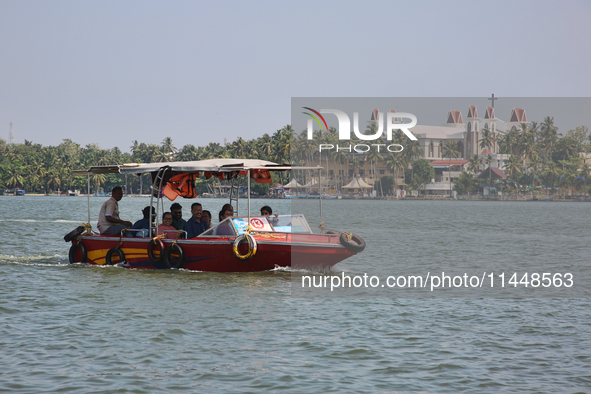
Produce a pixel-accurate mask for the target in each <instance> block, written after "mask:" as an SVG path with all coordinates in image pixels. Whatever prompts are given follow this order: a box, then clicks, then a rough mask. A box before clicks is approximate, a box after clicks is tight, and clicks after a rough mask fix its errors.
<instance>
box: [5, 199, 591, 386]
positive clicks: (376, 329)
mask: <svg viewBox="0 0 591 394" xmlns="http://www.w3.org/2000/svg"><path fill="white" fill-rule="evenodd" d="M90 200H91V222H92V224H93V227H95V228H96V215H97V213H98V209H99V207H100V205H101V204H102V202H103V201H104V200H105V198H91V199H90ZM148 202H149V199H147V198H130V197H125V198H124V199H123V200H122V201H121V202H120V208H121V213H122V217H123V218H124V219H129V220H131V221H135V220H137V219H139V217H140V215H141V213H140V210H141V209H142V208H143V207H144V206H145V205H147V203H148ZM180 202H181V204H183V206H184V207H185V208H184V217H185V218H186V219H187V218H188V217H189V205H190V202H189V201H180ZM200 202H202V203H203V205H204V209H209V210H210V211H212V213H214V216H215V214H216V212H217V211H218V210H219V208H220V207H221V205H222V204H223V203H225V202H226V201H222V200H214V199H209V200H207V199H204V200H201V201H200ZM242 204H244V202H242ZM266 204H269V205H271V206H272V207H273V209H274V211H275V212H276V213H289V212H290V211H291V210H294V211H295V210H301V211H306V213H307V211H308V210H312V209H313V208H315V207H316V206H317V204H318V202H317V201H301V202H299V201H298V202H290V201H286V200H253V202H252V211H253V212H255V211H257V210H258V209H259V208H260V206H262V205H266ZM168 205H169V204H167V206H168ZM590 207H591V206H590V205H589V204H586V203H558V202H554V203H543V202H539V203H534V202H460V201H458V202H455V201H350V200H346V201H345V200H339V201H325V202H324V206H323V218H322V220H323V221H324V222H325V223H326V226H327V227H334V228H337V229H339V230H349V231H353V232H354V233H356V234H358V235H360V236H361V237H363V238H364V239H365V241H366V242H367V248H366V250H365V251H364V252H363V253H361V254H358V255H356V256H353V257H351V258H350V259H348V260H345V261H343V262H341V263H339V264H338V265H337V266H335V267H334V268H333V270H332V271H331V272H329V273H323V275H324V276H339V275H340V276H341V277H343V276H351V277H355V276H359V277H361V276H362V275H364V274H366V275H368V276H370V277H371V276H376V277H379V279H380V280H381V281H384V280H386V278H387V277H388V276H396V275H398V276H400V275H410V274H412V275H425V274H427V272H429V273H430V274H431V275H441V274H442V272H441V271H445V272H446V273H449V274H450V275H452V274H453V275H456V274H457V276H461V275H462V274H465V273H466V274H467V275H468V277H471V276H478V277H482V276H485V278H486V279H488V276H487V275H489V274H490V273H492V274H493V279H495V280H496V282H495V287H494V289H495V291H496V292H494V293H490V292H485V290H486V289H487V287H488V282H485V283H486V284H487V285H485V286H484V287H482V288H481V287H471V286H468V287H466V286H461V287H458V288H450V289H443V288H436V289H434V290H431V288H430V286H429V287H427V288H425V289H421V290H419V291H418V292H412V293H409V292H407V293H400V292H399V291H402V290H400V289H396V288H389V287H388V286H385V287H381V286H376V287H371V286H368V287H359V288H356V289H355V291H356V293H352V294H350V293H348V292H347V289H340V288H337V289H333V291H332V292H331V290H330V289H328V288H315V289H313V290H310V291H308V290H309V289H308V290H306V289H304V287H302V281H301V279H302V277H304V276H308V275H312V276H313V274H314V273H309V272H302V271H293V272H292V271H289V270H275V271H270V272H260V273H247V274H215V273H203V272H188V271H183V270H167V271H150V270H127V269H124V268H119V267H97V266H85V265H80V264H75V265H70V264H68V257H67V252H68V248H69V245H68V244H66V243H65V242H64V241H63V240H62V237H63V236H64V235H65V234H66V233H67V232H69V231H70V230H72V229H74V228H75V227H76V226H78V225H79V224H80V223H81V222H83V221H84V222H85V221H87V200H86V198H82V197H67V198H66V197H35V196H26V197H22V198H21V197H0V235H1V238H2V244H0V278H1V280H2V284H1V286H0V299H1V301H0V349H1V352H0V391H6V392H11V393H42V392H51V393H55V392H92V393H113V392H133V393H153V392H159V391H160V392H173V393H175V392H176V393H187V392H261V391H262V392H265V391H279V390H282V391H286V392H298V393H304V392H305V393H317V392H339V393H340V392H369V391H371V392H398V391H423V392H456V391H460V390H462V391H472V392H498V391H501V392H518V391H519V392H520V391H529V392H589V391H590V390H591V354H590V353H589V349H590V348H591V302H590V300H589V297H590V293H589V290H588V289H589V287H588V280H587V278H588V277H589V272H588V267H587V266H588V261H589V257H588V255H589V253H588V251H589V239H590V237H589V209H590ZM241 209H242V211H243V212H244V209H245V205H241ZM307 218H308V220H309V222H310V224H311V225H313V226H316V225H318V223H319V221H320V219H319V217H317V216H310V214H309V213H307ZM567 271H568V272H571V273H573V276H574V286H572V287H569V288H566V287H565V286H563V285H562V286H559V287H557V286H555V285H556V284H558V282H555V283H552V284H551V286H549V287H543V286H537V287H536V288H532V286H531V284H530V286H529V287H528V288H527V289H526V288H525V285H524V284H518V285H517V286H515V287H512V286H510V285H509V284H508V283H506V287H504V288H502V287H500V282H499V280H500V278H499V277H498V275H500V274H501V273H505V274H507V275H508V276H507V278H506V279H505V280H506V281H507V282H508V281H509V276H510V275H509V274H512V273H514V272H519V275H520V277H519V280H521V275H522V274H523V273H524V272H529V273H530V274H531V273H532V272H540V273H543V272H549V273H552V274H555V273H561V274H563V273H566V272H567ZM380 283H384V282H380ZM561 284H562V282H561ZM451 287H453V286H451ZM489 290H490V289H489ZM407 291H408V289H407ZM453 291H456V292H455V293H454V292H453ZM450 295H451V297H449V296H450Z"/></svg>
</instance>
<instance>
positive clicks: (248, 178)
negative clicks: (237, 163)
mask: <svg viewBox="0 0 591 394" xmlns="http://www.w3.org/2000/svg"><path fill="white" fill-rule="evenodd" d="M246 176H247V179H246V181H247V182H248V225H249V226H250V169H249V170H248V173H247V174H246Z"/></svg>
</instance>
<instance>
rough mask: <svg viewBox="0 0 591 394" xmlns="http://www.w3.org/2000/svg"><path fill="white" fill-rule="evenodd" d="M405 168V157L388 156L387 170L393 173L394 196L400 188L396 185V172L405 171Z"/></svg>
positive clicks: (397, 155) (393, 154) (394, 154)
mask: <svg viewBox="0 0 591 394" xmlns="http://www.w3.org/2000/svg"><path fill="white" fill-rule="evenodd" d="M405 167H406V162H405V161H404V156H402V155H399V154H396V153H390V154H388V155H387V156H386V168H387V169H388V170H390V171H392V176H393V178H394V190H392V193H393V194H395V190H396V189H397V187H398V185H397V184H396V172H397V171H398V170H404V168H405Z"/></svg>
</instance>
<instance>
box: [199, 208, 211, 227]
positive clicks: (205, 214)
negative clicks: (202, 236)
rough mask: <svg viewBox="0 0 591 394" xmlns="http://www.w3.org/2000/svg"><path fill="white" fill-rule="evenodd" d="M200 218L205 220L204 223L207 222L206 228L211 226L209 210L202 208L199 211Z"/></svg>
mask: <svg viewBox="0 0 591 394" xmlns="http://www.w3.org/2000/svg"><path fill="white" fill-rule="evenodd" d="M201 218H202V219H203V220H204V221H205V223H206V224H207V228H208V229H209V228H211V212H209V211H208V210H204V211H203V212H202V213H201Z"/></svg>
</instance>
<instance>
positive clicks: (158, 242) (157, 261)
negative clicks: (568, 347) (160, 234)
mask: <svg viewBox="0 0 591 394" xmlns="http://www.w3.org/2000/svg"><path fill="white" fill-rule="evenodd" d="M154 247H157V248H158V252H159V253H160V254H159V255H158V257H156V255H155V254H154ZM148 259H150V262H152V263H153V264H160V263H161V262H162V260H163V259H164V244H163V243H162V240H161V239H160V238H152V240H151V241H150V243H149V244H148Z"/></svg>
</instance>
